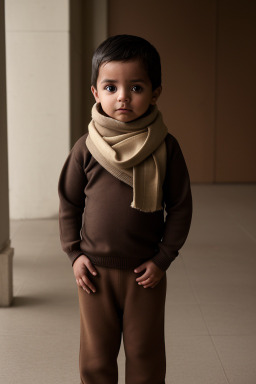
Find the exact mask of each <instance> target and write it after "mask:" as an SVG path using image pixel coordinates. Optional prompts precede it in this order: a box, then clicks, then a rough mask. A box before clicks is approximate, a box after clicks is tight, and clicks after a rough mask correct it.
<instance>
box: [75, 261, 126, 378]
mask: <svg viewBox="0 0 256 384" xmlns="http://www.w3.org/2000/svg"><path fill="white" fill-rule="evenodd" d="M97 270H98V276H95V277H92V276H91V277H90V279H91V280H92V281H93V283H94V284H95V287H96V290H97V292H96V293H91V294H90V295H88V294H87V293H86V292H85V291H83V289H82V288H79V289H78V292H79V305H80V328H81V330H80V358H79V363H80V376H81V382H82V383H83V384H116V383H117V382H118V368H117V355H118V352H119V349H120V342H121V332H122V313H120V310H119V302H118V296H117V292H118V290H119V283H120V275H119V273H118V272H119V271H118V270H116V269H108V268H101V267H98V266H97Z"/></svg>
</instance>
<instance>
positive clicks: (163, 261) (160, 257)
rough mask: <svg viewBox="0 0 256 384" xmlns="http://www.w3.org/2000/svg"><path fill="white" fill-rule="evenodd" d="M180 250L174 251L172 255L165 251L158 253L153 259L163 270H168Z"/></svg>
mask: <svg viewBox="0 0 256 384" xmlns="http://www.w3.org/2000/svg"><path fill="white" fill-rule="evenodd" d="M178 254H179V252H172V253H171V254H170V255H166V254H165V253H163V252H161V251H160V252H159V253H157V254H156V255H155V256H154V257H152V259H151V260H152V261H153V262H154V263H155V264H156V265H157V266H158V267H159V268H160V269H162V271H166V270H167V269H168V268H169V266H170V264H171V263H172V262H173V261H174V260H175V259H176V257H177V256H178Z"/></svg>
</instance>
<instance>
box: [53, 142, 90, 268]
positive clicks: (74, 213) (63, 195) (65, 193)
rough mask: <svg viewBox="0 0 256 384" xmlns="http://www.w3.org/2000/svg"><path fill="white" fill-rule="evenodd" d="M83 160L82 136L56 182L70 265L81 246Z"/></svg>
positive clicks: (61, 227) (62, 232) (61, 223)
mask: <svg viewBox="0 0 256 384" xmlns="http://www.w3.org/2000/svg"><path fill="white" fill-rule="evenodd" d="M85 161H86V145H85V136H83V137H81V138H80V139H79V140H78V141H77V142H76V144H75V145H74V147H73V148H72V150H71V152H70V154H69V156H68V158H67V160H66V161H65V164H64V166H63V168H62V171H61V174H60V179H59V184H58V193H59V199H60V204H59V230H60V241H61V246H62V249H63V251H64V252H66V253H67V255H68V257H69V259H70V261H71V262H72V265H73V263H74V261H75V260H76V259H77V258H78V257H79V256H81V255H82V254H83V252H82V251H81V249H80V241H81V235H80V232H81V227H82V216H83V211H84V206H85V194H84V189H85V186H86V183H87V180H86V175H85V172H84V167H85V165H84V164H85Z"/></svg>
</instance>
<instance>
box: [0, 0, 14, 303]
mask: <svg viewBox="0 0 256 384" xmlns="http://www.w3.org/2000/svg"><path fill="white" fill-rule="evenodd" d="M8 193H9V191H8V155H7V110H6V66H5V19H4V1H0V306H2V307H6V306H9V305H10V304H11V302H12V298H13V288H12V259H13V248H11V247H10V230H9V196H8Z"/></svg>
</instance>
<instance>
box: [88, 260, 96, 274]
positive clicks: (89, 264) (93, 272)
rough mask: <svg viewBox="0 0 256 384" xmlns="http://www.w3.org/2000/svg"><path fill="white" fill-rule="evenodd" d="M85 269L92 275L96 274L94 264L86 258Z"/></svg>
mask: <svg viewBox="0 0 256 384" xmlns="http://www.w3.org/2000/svg"><path fill="white" fill-rule="evenodd" d="M85 265H86V267H87V269H88V270H89V272H90V273H91V274H92V275H93V276H96V275H97V270H96V268H95V267H94V265H93V264H92V263H91V261H90V260H89V259H88V260H87V261H86V263H85Z"/></svg>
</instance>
